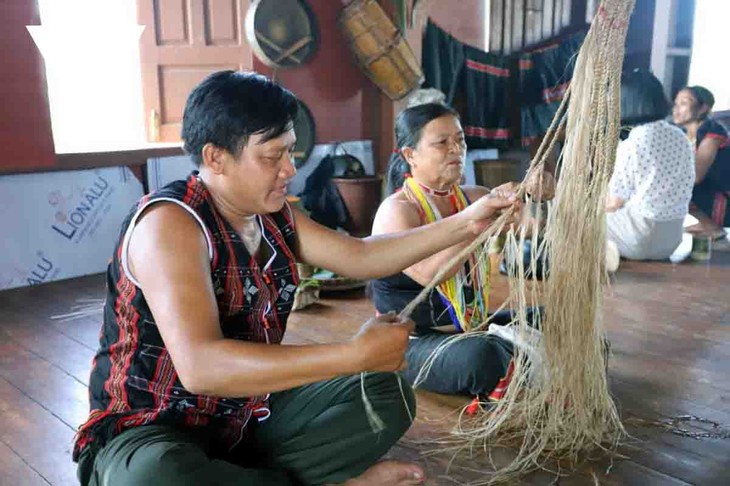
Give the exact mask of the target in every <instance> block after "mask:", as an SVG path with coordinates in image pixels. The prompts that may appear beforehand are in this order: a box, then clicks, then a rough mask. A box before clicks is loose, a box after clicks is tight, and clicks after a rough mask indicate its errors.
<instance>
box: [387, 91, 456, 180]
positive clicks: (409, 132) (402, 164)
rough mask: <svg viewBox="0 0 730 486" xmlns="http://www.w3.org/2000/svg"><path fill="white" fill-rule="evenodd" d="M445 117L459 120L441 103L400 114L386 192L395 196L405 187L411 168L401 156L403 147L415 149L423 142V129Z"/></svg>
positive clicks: (417, 107)
mask: <svg viewBox="0 0 730 486" xmlns="http://www.w3.org/2000/svg"><path fill="white" fill-rule="evenodd" d="M444 115H451V116H454V117H456V118H459V114H458V113H457V111H456V110H454V109H453V108H451V107H450V106H446V105H443V104H441V103H426V104H423V105H416V106H413V107H411V108H408V109H406V110H403V111H402V112H400V114H399V115H398V117H397V118H396V119H395V144H396V150H395V151H394V152H393V154H392V155H391V157H390V161H389V162H388V173H387V182H386V191H387V193H388V194H393V193H394V192H395V191H396V190H397V189H399V188H400V187H401V186H402V185H403V181H404V180H405V175H406V173H407V172H408V171H409V169H410V167H409V166H408V163H407V162H406V159H405V158H404V157H403V154H401V149H402V148H403V147H413V148H415V147H416V145H418V142H420V141H421V135H422V133H423V127H425V126H426V125H428V123H429V122H431V121H433V120H435V119H436V118H441V117H442V116H444Z"/></svg>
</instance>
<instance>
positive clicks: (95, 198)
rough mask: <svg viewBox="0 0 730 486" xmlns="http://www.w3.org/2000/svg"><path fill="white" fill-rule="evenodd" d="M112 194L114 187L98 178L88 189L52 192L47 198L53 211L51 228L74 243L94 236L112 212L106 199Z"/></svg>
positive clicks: (77, 188)
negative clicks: (65, 193) (64, 192)
mask: <svg viewBox="0 0 730 486" xmlns="http://www.w3.org/2000/svg"><path fill="white" fill-rule="evenodd" d="M113 192H114V187H113V186H112V185H111V184H109V181H107V180H106V179H104V177H102V176H100V175H97V177H96V179H95V180H94V181H93V182H92V183H91V185H89V186H88V187H85V188H84V187H79V186H76V187H75V188H74V189H72V190H71V193H70V194H68V195H64V194H63V193H62V192H61V191H60V190H57V191H53V192H52V193H50V194H49V195H48V204H50V205H51V207H53V208H55V210H56V214H55V223H54V224H52V225H51V227H52V228H53V230H54V231H56V233H58V234H59V235H61V236H63V237H64V238H66V239H67V240H69V241H73V242H74V243H78V242H80V241H81V240H82V239H83V238H84V237H86V236H91V235H93V234H94V233H95V232H96V230H97V229H98V228H99V225H100V224H101V221H102V220H103V218H104V215H106V214H107V213H108V212H109V211H110V210H111V202H109V196H110V195H111V194H112V193H113Z"/></svg>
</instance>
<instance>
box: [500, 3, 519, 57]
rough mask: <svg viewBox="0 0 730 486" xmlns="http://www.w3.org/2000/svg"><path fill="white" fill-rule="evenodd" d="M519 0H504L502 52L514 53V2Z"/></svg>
mask: <svg viewBox="0 0 730 486" xmlns="http://www.w3.org/2000/svg"><path fill="white" fill-rule="evenodd" d="M517 1H519V0H504V10H503V11H504V30H503V31H502V39H503V40H502V54H510V53H512V28H513V27H512V26H513V24H514V4H515V2H517Z"/></svg>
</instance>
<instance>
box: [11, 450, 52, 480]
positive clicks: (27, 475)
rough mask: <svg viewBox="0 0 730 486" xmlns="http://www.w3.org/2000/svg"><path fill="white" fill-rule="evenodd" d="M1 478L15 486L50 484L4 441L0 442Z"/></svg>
mask: <svg viewBox="0 0 730 486" xmlns="http://www.w3.org/2000/svg"><path fill="white" fill-rule="evenodd" d="M0 478H2V481H3V484H12V485H13V486H46V485H48V484H49V483H48V481H46V480H45V479H43V476H41V475H40V474H38V473H37V472H36V471H34V470H33V469H32V468H31V467H30V466H29V465H28V464H27V463H26V462H25V461H23V459H22V458H21V457H20V456H19V455H18V454H16V453H15V451H14V450H12V449H11V448H10V447H8V445H7V444H5V443H4V442H0Z"/></svg>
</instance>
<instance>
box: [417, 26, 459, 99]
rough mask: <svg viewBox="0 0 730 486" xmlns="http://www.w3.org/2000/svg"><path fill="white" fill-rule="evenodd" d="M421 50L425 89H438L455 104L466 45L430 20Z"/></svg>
mask: <svg viewBox="0 0 730 486" xmlns="http://www.w3.org/2000/svg"><path fill="white" fill-rule="evenodd" d="M421 50H422V61H421V62H422V64H423V66H422V69H423V75H424V77H425V81H424V83H423V87H424V88H436V89H438V90H439V91H441V92H442V93H443V94H445V95H446V103H448V104H450V105H451V104H453V102H454V98H455V97H456V93H457V90H458V89H460V86H461V75H462V73H463V72H464V44H462V43H461V42H459V41H458V40H456V39H454V38H453V37H452V36H451V35H450V34H449V33H448V32H445V31H444V30H443V29H441V28H440V27H439V26H437V25H436V24H434V23H433V22H431V19H428V23H427V24H426V30H425V32H424V34H423V45H422V48H421Z"/></svg>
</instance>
